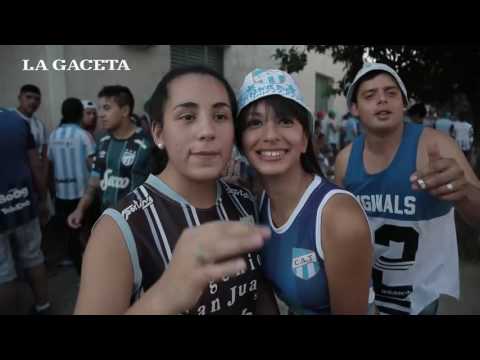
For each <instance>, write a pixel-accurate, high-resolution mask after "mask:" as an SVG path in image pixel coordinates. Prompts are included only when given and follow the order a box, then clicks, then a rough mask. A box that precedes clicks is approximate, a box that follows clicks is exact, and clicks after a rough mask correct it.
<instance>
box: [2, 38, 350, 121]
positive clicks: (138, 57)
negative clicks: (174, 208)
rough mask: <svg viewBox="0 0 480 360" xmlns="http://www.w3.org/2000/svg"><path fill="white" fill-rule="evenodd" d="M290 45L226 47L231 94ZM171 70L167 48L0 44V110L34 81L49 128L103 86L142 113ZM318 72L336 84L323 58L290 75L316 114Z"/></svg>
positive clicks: (340, 107)
mask: <svg viewBox="0 0 480 360" xmlns="http://www.w3.org/2000/svg"><path fill="white" fill-rule="evenodd" d="M289 47H290V45H229V46H226V48H225V53H224V75H225V77H226V78H227V80H229V82H230V83H231V85H232V87H233V88H234V90H235V91H236V92H238V90H239V89H240V86H241V84H242V82H243V78H244V77H245V75H246V74H247V73H248V72H250V71H251V70H253V69H254V68H256V67H260V68H277V67H278V63H277V62H276V61H275V60H274V59H273V58H272V55H273V54H274V53H275V49H277V48H287V49H288V48H289ZM58 58H65V59H67V61H68V60H71V59H76V60H78V61H79V60H81V59H126V60H127V63H128V65H129V67H130V68H131V70H130V71H69V72H63V71H52V70H50V71H22V67H23V63H22V59H30V64H33V65H36V64H37V63H38V61H39V60H45V61H46V63H47V65H48V66H50V64H51V62H52V61H53V60H54V59H58ZM169 69H170V46H169V45H156V46H152V47H148V48H141V47H134V46H125V45H2V46H0V107H16V106H17V104H18V100H17V95H18V91H19V89H20V87H21V86H22V85H23V84H26V83H33V84H36V85H38V86H39V87H40V89H41V91H42V105H41V106H40V109H39V111H38V113H37V115H38V117H39V118H41V119H43V120H44V121H45V124H46V125H47V127H48V128H49V130H51V129H53V128H54V127H55V126H56V125H57V124H58V121H59V119H60V118H61V114H60V108H61V104H62V102H63V100H64V99H65V98H66V97H70V96H73V97H78V98H80V99H91V100H95V99H96V95H97V93H98V91H99V90H100V89H101V88H102V87H103V86H104V85H113V84H121V85H125V86H128V87H129V88H130V89H131V90H132V93H133V95H134V97H135V102H136V105H135V111H136V112H142V111H143V104H144V103H145V101H146V100H147V99H148V98H149V96H150V95H151V94H152V92H153V90H154V88H155V87H156V85H157V84H158V82H159V81H160V79H161V77H162V76H163V75H164V74H165V73H166V72H167V71H168V70H169ZM316 73H320V74H323V75H326V76H329V77H331V78H333V79H334V80H335V81H338V80H339V79H340V78H341V77H342V76H343V69H342V66H341V65H339V64H335V65H334V64H333V63H332V60H331V58H330V57H329V56H327V55H318V54H312V53H310V54H309V55H308V63H307V66H306V67H305V69H304V70H303V71H302V72H300V73H299V74H293V77H294V78H295V79H296V80H297V81H298V84H299V86H300V88H301V90H302V92H303V95H304V97H305V99H306V102H307V106H309V107H310V109H311V110H312V111H314V110H315V77H316V76H315V74H316ZM331 106H332V107H333V108H334V109H335V110H336V111H337V113H338V114H343V113H344V112H346V106H345V100H344V98H343V96H336V97H335V98H334V99H332V101H331Z"/></svg>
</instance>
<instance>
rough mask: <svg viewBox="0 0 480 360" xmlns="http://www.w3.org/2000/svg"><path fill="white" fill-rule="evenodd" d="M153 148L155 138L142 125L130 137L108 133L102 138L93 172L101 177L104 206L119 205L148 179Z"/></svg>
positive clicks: (92, 173) (104, 207)
mask: <svg viewBox="0 0 480 360" xmlns="http://www.w3.org/2000/svg"><path fill="white" fill-rule="evenodd" d="M152 148H153V144H152V141H151V140H150V138H149V137H148V136H147V135H146V134H145V132H144V131H143V130H142V129H141V128H137V129H136V131H135V133H134V134H133V135H132V136H130V137H129V138H128V139H122V140H119V139H116V138H114V137H113V136H112V135H106V136H104V137H102V138H101V139H100V140H99V141H98V143H97V151H96V154H95V159H94V162H93V166H92V172H91V176H97V177H99V178H100V191H101V193H102V209H106V208H107V207H110V206H115V205H116V204H117V202H118V201H119V200H120V199H121V198H123V197H124V196H125V195H127V194H128V193H129V192H130V191H132V190H133V189H135V188H136V187H137V186H139V185H141V184H142V183H143V182H144V181H145V179H146V178H147V176H148V174H150V156H151V153H152Z"/></svg>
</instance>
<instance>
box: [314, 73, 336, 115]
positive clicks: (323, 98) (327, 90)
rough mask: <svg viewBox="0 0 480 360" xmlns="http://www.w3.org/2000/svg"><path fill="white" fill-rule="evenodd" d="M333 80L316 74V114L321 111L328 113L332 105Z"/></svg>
mask: <svg viewBox="0 0 480 360" xmlns="http://www.w3.org/2000/svg"><path fill="white" fill-rule="evenodd" d="M332 86H333V79H332V78H330V77H328V76H325V75H322V74H316V79H315V113H317V112H319V111H324V112H327V111H328V109H329V105H330V99H331V96H332Z"/></svg>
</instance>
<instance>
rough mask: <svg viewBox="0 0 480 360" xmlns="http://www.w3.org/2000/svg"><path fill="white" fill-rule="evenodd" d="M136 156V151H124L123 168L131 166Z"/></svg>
mask: <svg viewBox="0 0 480 360" xmlns="http://www.w3.org/2000/svg"><path fill="white" fill-rule="evenodd" d="M136 154H137V152H136V151H131V150H125V152H124V153H123V156H122V164H123V165H125V166H132V164H133V162H134V161H135V155H136Z"/></svg>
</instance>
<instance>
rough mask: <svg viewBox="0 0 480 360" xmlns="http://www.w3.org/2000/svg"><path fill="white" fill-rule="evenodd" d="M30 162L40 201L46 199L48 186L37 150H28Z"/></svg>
mask: <svg viewBox="0 0 480 360" xmlns="http://www.w3.org/2000/svg"><path fill="white" fill-rule="evenodd" d="M28 162H29V165H30V169H31V171H32V177H33V183H34V185H35V189H36V190H37V193H38V196H39V198H40V200H44V199H45V193H46V185H45V174H44V172H43V171H42V166H41V163H40V159H39V157H38V153H37V150H36V149H35V148H32V149H29V150H28Z"/></svg>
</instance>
